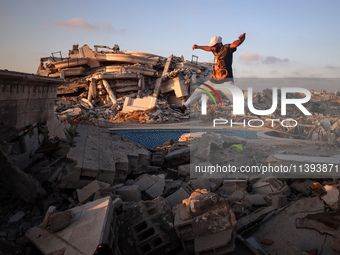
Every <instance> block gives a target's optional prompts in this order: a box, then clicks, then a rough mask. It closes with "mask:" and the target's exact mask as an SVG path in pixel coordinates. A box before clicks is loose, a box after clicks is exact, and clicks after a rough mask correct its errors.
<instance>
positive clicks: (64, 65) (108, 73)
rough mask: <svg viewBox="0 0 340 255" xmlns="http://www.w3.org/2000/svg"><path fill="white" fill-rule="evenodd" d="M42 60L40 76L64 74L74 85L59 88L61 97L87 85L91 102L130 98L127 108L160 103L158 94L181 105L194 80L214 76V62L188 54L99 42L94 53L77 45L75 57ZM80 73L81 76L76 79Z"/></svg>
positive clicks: (70, 54)
mask: <svg viewBox="0 0 340 255" xmlns="http://www.w3.org/2000/svg"><path fill="white" fill-rule="evenodd" d="M59 54H60V56H59V57H54V55H53V54H52V57H48V58H41V63H40V66H39V68H38V71H37V74H38V75H44V76H49V77H60V78H63V79H65V80H66V81H70V82H71V84H70V85H68V86H63V87H61V88H59V92H58V95H63V94H69V93H72V91H74V90H77V89H80V88H84V87H85V88H86V95H87V98H86V95H83V96H85V98H86V99H87V100H88V103H89V104H90V105H91V104H99V105H100V104H107V103H108V102H110V103H111V104H112V105H116V104H117V102H118V101H122V100H123V101H124V102H122V103H123V105H122V106H123V108H122V111H123V112H131V111H133V110H147V109H151V108H153V107H155V106H156V102H157V97H158V96H159V94H160V93H162V95H163V97H164V98H166V99H167V101H168V102H169V103H171V104H176V105H181V104H182V102H183V99H184V98H185V97H187V96H188V95H189V94H188V89H189V85H190V84H195V83H196V82H200V81H201V82H203V81H205V80H207V79H209V78H210V77H211V75H212V66H211V65H209V64H205V63H198V62H197V59H196V61H193V60H192V61H191V62H189V61H185V60H184V58H183V56H180V57H175V56H173V55H171V56H169V57H168V58H164V57H161V56H157V55H154V54H149V53H143V52H130V51H125V52H123V51H120V50H119V46H118V45H115V46H114V47H113V48H110V47H107V46H100V45H95V46H94V51H93V50H92V49H91V48H90V47H89V46H88V45H84V46H82V47H80V48H79V46H78V45H73V49H72V50H70V51H69V57H67V58H63V57H62V56H61V53H59ZM74 77H76V78H74Z"/></svg>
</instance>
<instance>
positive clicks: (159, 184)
mask: <svg viewBox="0 0 340 255" xmlns="http://www.w3.org/2000/svg"><path fill="white" fill-rule="evenodd" d="M164 178H165V176H164V175H158V176H155V177H153V179H154V180H155V181H156V182H155V183H154V184H153V185H152V186H151V187H150V188H148V189H147V190H146V191H145V193H146V194H147V195H148V196H149V197H150V198H156V197H158V196H161V195H162V194H163V191H164V187H165V179H164Z"/></svg>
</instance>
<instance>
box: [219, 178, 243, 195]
mask: <svg viewBox="0 0 340 255" xmlns="http://www.w3.org/2000/svg"><path fill="white" fill-rule="evenodd" d="M246 188H247V180H224V181H223V186H222V187H221V188H220V190H222V191H223V192H225V193H226V194H229V195H230V194H232V193H234V192H235V191H237V190H240V189H243V190H246Z"/></svg>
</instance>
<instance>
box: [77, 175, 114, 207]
mask: <svg viewBox="0 0 340 255" xmlns="http://www.w3.org/2000/svg"><path fill="white" fill-rule="evenodd" d="M108 187H110V184H108V183H105V182H101V181H98V180H94V181H93V182H91V183H90V184H88V185H87V186H85V187H84V188H82V189H77V190H76V191H77V196H78V200H79V202H80V203H84V202H87V201H89V200H91V199H93V196H94V194H95V193H96V192H97V191H99V190H100V189H105V188H108Z"/></svg>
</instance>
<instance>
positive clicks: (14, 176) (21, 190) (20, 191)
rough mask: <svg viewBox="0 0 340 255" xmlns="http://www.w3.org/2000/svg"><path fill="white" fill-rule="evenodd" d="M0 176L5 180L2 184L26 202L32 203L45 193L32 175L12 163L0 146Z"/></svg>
mask: <svg viewBox="0 0 340 255" xmlns="http://www.w3.org/2000/svg"><path fill="white" fill-rule="evenodd" d="M0 177H1V180H5V182H3V185H4V186H5V187H7V188H8V189H9V190H10V191H11V192H12V194H14V195H15V196H17V197H19V198H20V199H22V200H24V201H25V202H26V203H34V202H35V201H37V199H39V197H42V196H43V195H45V194H46V191H45V190H44V189H43V188H42V187H41V185H40V183H39V182H38V181H37V180H35V179H34V178H33V177H31V176H30V175H28V174H27V173H25V172H24V171H22V170H20V169H19V168H18V167H16V166H14V165H12V163H11V161H10V159H9V158H8V155H7V154H5V153H4V152H3V150H2V149H1V148H0Z"/></svg>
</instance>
